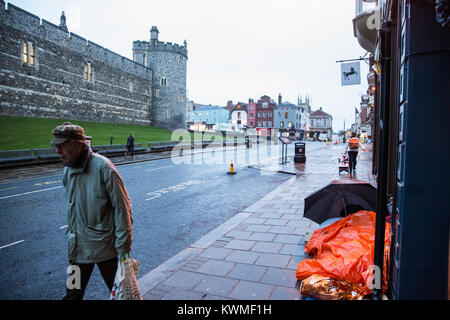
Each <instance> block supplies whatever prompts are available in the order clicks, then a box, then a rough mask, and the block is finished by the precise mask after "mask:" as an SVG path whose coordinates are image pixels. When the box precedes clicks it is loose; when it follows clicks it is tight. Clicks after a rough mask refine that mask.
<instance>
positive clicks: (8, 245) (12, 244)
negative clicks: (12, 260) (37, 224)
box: [0, 240, 25, 250]
mask: <svg viewBox="0 0 450 320" xmlns="http://www.w3.org/2000/svg"><path fill="white" fill-rule="evenodd" d="M24 241H25V240H20V241H16V242H13V243H10V244H7V245H6V246H3V247H0V250H1V249H5V248H8V247H11V246H14V245H16V244H19V243H21V242H24Z"/></svg>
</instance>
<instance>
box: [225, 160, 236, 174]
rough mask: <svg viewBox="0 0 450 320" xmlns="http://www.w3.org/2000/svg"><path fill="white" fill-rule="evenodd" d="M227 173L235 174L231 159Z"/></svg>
mask: <svg viewBox="0 0 450 320" xmlns="http://www.w3.org/2000/svg"><path fill="white" fill-rule="evenodd" d="M227 174H236V171H234V166H233V160H231V163H230V170H228V172H227Z"/></svg>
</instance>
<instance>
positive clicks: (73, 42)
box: [0, 0, 151, 79]
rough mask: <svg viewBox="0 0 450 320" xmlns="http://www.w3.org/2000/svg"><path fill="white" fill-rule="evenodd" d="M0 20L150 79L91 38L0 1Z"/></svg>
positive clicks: (137, 66) (147, 73)
mask: <svg viewBox="0 0 450 320" xmlns="http://www.w3.org/2000/svg"><path fill="white" fill-rule="evenodd" d="M0 20H1V21H2V23H3V24H5V25H8V26H10V27H12V28H14V29H17V30H20V31H23V32H26V33H29V34H32V35H34V36H36V37H39V38H42V39H45V40H47V41H49V42H52V43H54V44H56V45H59V46H61V47H65V48H68V49H70V50H72V51H74V52H77V53H79V54H82V55H85V56H89V57H91V58H92V59H93V60H99V61H101V62H104V63H106V64H110V65H113V66H114V67H116V68H117V67H118V68H120V69H122V70H123V71H125V72H128V73H132V74H136V75H139V76H141V77H144V78H147V79H151V70H150V69H148V68H147V67H145V66H143V65H140V64H137V63H135V62H134V61H133V60H131V59H129V58H127V57H124V56H122V55H120V54H117V53H115V52H113V51H111V50H109V49H106V48H104V47H102V46H100V45H98V44H96V43H94V42H92V41H89V40H87V39H85V38H83V37H81V36H79V35H77V34H75V33H73V32H67V31H64V30H63V29H62V28H60V27H59V26H57V25H55V24H53V23H51V22H49V21H47V20H44V19H42V20H41V19H40V18H39V17H38V16H36V15H34V14H32V13H29V12H28V11H25V10H23V9H21V8H19V7H16V6H15V5H13V4H11V3H8V4H7V5H6V4H5V1H4V0H0Z"/></svg>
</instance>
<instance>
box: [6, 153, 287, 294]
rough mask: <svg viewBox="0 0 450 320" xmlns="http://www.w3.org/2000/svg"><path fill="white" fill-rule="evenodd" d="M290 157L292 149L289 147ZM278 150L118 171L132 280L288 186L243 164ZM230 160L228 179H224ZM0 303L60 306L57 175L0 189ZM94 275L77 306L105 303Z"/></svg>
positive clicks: (62, 248)
mask: <svg viewBox="0 0 450 320" xmlns="http://www.w3.org/2000/svg"><path fill="white" fill-rule="evenodd" d="M289 147H290V150H289V151H290V152H293V145H290V146H289ZM279 150H280V147H279V146H272V147H269V148H265V147H261V148H252V149H250V151H249V150H247V149H245V148H240V149H236V150H233V151H229V152H224V153H222V152H214V153H200V154H196V155H192V156H184V157H177V158H172V159H162V160H155V161H146V162H139V163H134V164H128V165H121V166H118V167H117V168H118V171H119V173H120V174H121V176H122V177H123V179H124V182H125V185H126V187H127V189H128V192H129V194H130V198H131V202H132V206H133V218H134V224H133V238H134V240H133V249H132V256H133V257H134V258H135V259H137V260H139V261H140V262H141V268H140V271H139V277H141V276H143V275H144V274H146V273H147V272H149V271H151V270H152V269H153V268H155V267H157V266H158V265H160V264H161V263H163V262H164V261H166V260H167V259H169V258H171V257H172V256H174V255H175V254H177V253H178V252H179V251H181V250H183V249H184V248H185V247H187V246H188V245H190V244H192V243H193V242H195V241H197V240H198V239H200V238H201V237H202V236H203V235H205V234H207V233H208V232H210V231H211V230H213V229H214V228H216V227H217V226H219V225H220V224H222V223H223V222H225V221H227V220H228V219H230V218H231V217H233V216H234V215H235V214H237V213H238V212H239V211H241V210H243V209H245V208H246V207H248V206H249V205H251V204H252V203H254V202H255V201H257V200H259V199H260V198H262V197H263V196H265V195H266V194H267V193H269V192H270V191H272V190H273V189H274V188H276V187H277V186H278V185H279V184H281V183H282V182H284V181H285V180H287V179H289V178H290V177H291V175H288V174H282V173H267V172H262V171H260V170H257V169H253V168H249V167H248V165H249V164H256V163H261V162H266V163H269V162H270V161H275V162H278V161H279V160H278V156H279V155H280V151H279ZM231 161H233V163H234V165H235V169H236V170H237V171H238V174H236V175H228V174H226V172H227V171H228V169H229V166H230V162H231ZM0 215H1V223H0V299H61V298H62V297H63V295H64V292H65V282H66V279H67V276H68V274H67V273H66V269H67V267H68V261H67V240H66V236H65V231H66V204H65V203H64V188H63V186H62V182H61V175H53V176H47V177H41V178H34V179H27V180H24V181H16V182H9V183H2V184H0ZM108 297H109V292H108V290H107V288H106V285H105V284H104V283H103V280H102V278H101V276H100V272H99V271H98V269H97V268H96V269H95V270H94V272H93V274H92V277H91V280H90V283H89V285H88V287H87V290H86V294H85V299H107V298H108Z"/></svg>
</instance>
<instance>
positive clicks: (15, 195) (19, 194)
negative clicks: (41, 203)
mask: <svg viewBox="0 0 450 320" xmlns="http://www.w3.org/2000/svg"><path fill="white" fill-rule="evenodd" d="M62 187H63V186H59V187H53V188H47V189H42V190H36V191H30V192H24V193H18V194H13V195H10V196H5V197H1V198H0V200H3V199H8V198H14V197H18V196H23V195H26V194H32V193H36V192H42V191H48V190H53V189H58V188H62Z"/></svg>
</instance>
